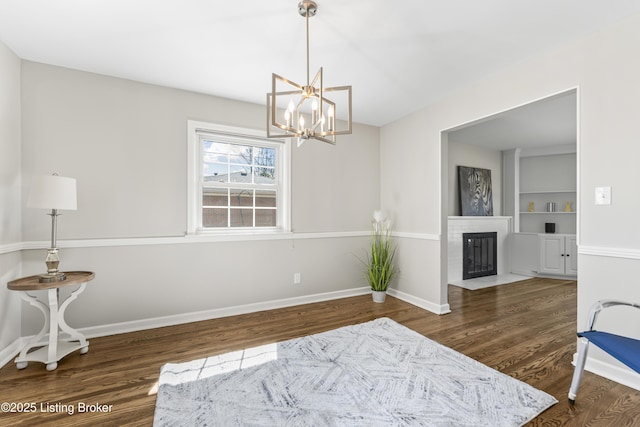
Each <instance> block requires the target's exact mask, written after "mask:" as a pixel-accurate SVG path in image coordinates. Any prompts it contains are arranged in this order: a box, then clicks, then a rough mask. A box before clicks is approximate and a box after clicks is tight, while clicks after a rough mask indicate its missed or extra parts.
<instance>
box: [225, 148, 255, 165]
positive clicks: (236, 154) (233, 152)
mask: <svg viewBox="0 0 640 427" xmlns="http://www.w3.org/2000/svg"><path fill="white" fill-rule="evenodd" d="M227 145H228V147H229V148H228V150H229V163H232V164H236V165H251V154H252V151H253V150H252V149H253V147H249V146H247V145H235V144H227Z"/></svg>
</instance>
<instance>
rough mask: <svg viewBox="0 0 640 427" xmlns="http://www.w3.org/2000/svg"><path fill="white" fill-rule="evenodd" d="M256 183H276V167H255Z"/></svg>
mask: <svg viewBox="0 0 640 427" xmlns="http://www.w3.org/2000/svg"><path fill="white" fill-rule="evenodd" d="M253 172H254V175H255V178H254V179H255V183H256V184H270V185H274V184H275V182H276V170H275V168H267V167H256V168H254V169H253Z"/></svg>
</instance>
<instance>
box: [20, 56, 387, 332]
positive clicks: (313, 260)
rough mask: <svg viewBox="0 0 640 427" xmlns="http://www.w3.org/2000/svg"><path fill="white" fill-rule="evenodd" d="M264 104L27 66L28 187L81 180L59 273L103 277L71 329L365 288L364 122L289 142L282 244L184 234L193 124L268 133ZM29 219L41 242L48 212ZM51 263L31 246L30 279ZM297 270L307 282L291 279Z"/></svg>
mask: <svg viewBox="0 0 640 427" xmlns="http://www.w3.org/2000/svg"><path fill="white" fill-rule="evenodd" d="M264 108H265V107H264V106H263V105H254V104H247V103H242V102H237V101H232V100H228V99H221V98H216V97H212V96H206V95H202V94H196V93H191V92H185V91H180V90H174V89H169V88H164V87H159V86H153V85H147V84H141V83H137V82H133V81H128V80H122V79H117V78H112V77H105V76H101V75H96V74H91V73H86V72H81V71H74V70H69V69H64V68H59V67H55V66H49V65H43V64H39V63H33V62H29V61H24V62H23V64H22V120H23V123H24V131H23V136H22V144H23V158H22V173H23V177H24V181H25V185H24V186H23V192H24V195H25V197H26V194H28V190H29V179H30V177H31V176H33V175H39V174H49V173H52V172H57V173H59V174H60V175H64V176H71V177H74V178H76V179H77V183H78V184H77V185H78V210H77V211H73V212H65V213H64V214H63V216H61V217H60V219H59V223H58V225H59V238H60V239H61V243H60V246H61V247H62V248H63V249H62V250H61V258H62V263H61V267H62V269H63V270H75V269H82V270H93V271H95V272H96V279H95V280H94V281H92V282H91V283H90V285H89V286H88V289H87V291H86V292H85V294H84V295H82V297H81V299H79V300H78V302H77V303H74V304H73V305H72V306H70V308H69V311H68V318H69V322H70V323H71V324H73V325H74V326H77V327H85V326H97V325H105V324H112V323H119V322H127V321H137V320H142V319H148V318H152V317H164V316H172V315H178V314H182V313H189V312H198V311H207V310H209V311H210V310H216V309H221V308H225V307H235V306H242V305H246V304H253V303H257V302H264V301H271V300H283V299H287V298H295V297H300V296H304V295H312V294H322V293H327V292H339V291H344V290H350V289H355V288H358V287H362V286H366V282H365V281H364V279H363V275H362V273H361V264H360V261H359V260H358V256H359V257H362V255H364V250H365V248H366V243H367V239H368V237H367V230H368V229H369V226H370V217H371V215H372V212H373V210H374V209H376V208H378V206H379V191H378V188H379V163H380V161H379V134H378V132H379V131H378V129H377V128H375V127H370V126H363V125H357V124H356V125H354V131H353V134H352V135H349V136H345V137H341V138H340V140H339V142H338V144H337V146H330V145H328V144H324V143H315V142H310V143H306V144H304V145H303V146H302V147H300V148H295V147H294V148H293V149H292V228H293V230H294V233H293V234H292V235H291V236H289V237H287V238H286V239H280V238H274V239H263V240H249V241H211V240H210V239H205V240H203V241H198V240H197V239H195V240H194V239H192V238H191V239H185V238H184V237H183V236H184V233H185V231H186V218H187V211H186V202H187V198H186V191H187V172H186V167H187V133H186V132H187V120H199V121H205V122H214V123H220V124H223V125H230V126H240V127H248V128H252V129H264V120H265V116H264ZM22 216H23V238H24V240H25V241H26V242H27V243H28V244H29V245H31V243H29V242H31V241H46V239H47V238H48V236H49V227H50V223H49V221H48V217H46V216H45V215H44V212H43V211H40V210H35V209H25V210H24V211H23V215H22ZM317 233H324V234H322V235H320V237H317V238H316V235H317ZM113 239H121V240H113ZM114 242H116V243H114ZM141 242H142V243H141ZM154 242H156V243H154ZM43 243H44V242H43ZM29 247H31V246H29ZM43 259H44V251H43V250H27V251H24V256H23V270H24V274H35V273H37V272H40V271H41V270H42V269H43V267H44V265H43ZM296 272H299V273H301V275H302V284H300V285H294V284H293V274H294V273H296ZM34 313H37V312H36V311H35V310H33V309H32V308H30V307H25V309H24V310H23V316H22V317H23V321H24V323H25V325H27V326H26V332H33V331H34V330H35V329H37V327H38V325H39V322H40V320H41V319H39V317H38V314H34Z"/></svg>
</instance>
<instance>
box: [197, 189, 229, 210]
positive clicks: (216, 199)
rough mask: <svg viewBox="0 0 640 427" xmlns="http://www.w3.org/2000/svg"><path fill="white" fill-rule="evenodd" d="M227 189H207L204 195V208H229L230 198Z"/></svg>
mask: <svg viewBox="0 0 640 427" xmlns="http://www.w3.org/2000/svg"><path fill="white" fill-rule="evenodd" d="M227 193H228V191H227V189H226V188H205V189H204V191H203V194H202V207H212V206H216V207H226V206H229V196H228V194H227Z"/></svg>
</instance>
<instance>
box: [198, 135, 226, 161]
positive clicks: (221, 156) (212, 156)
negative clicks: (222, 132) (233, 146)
mask: <svg viewBox="0 0 640 427" xmlns="http://www.w3.org/2000/svg"><path fill="white" fill-rule="evenodd" d="M202 151H203V152H204V154H205V156H206V157H205V158H206V159H207V161H215V162H220V163H227V162H228V161H229V144H226V143H224V142H215V141H211V140H209V139H203V140H202Z"/></svg>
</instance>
